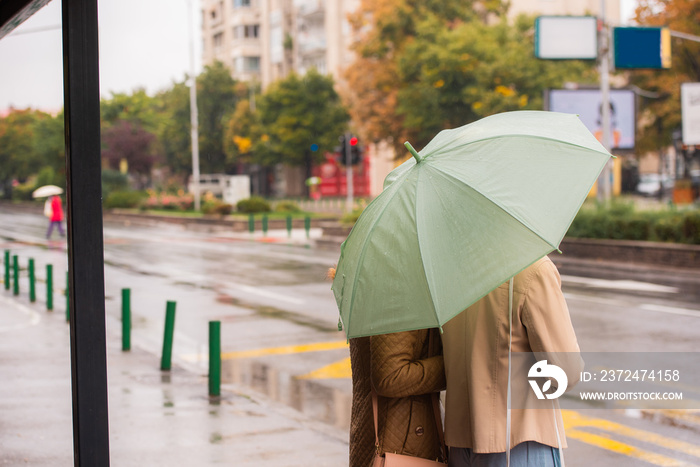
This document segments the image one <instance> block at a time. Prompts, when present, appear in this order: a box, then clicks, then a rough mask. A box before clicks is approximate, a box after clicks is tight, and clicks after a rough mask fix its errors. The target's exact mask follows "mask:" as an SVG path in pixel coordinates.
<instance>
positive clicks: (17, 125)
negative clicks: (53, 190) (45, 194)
mask: <svg viewBox="0 0 700 467" xmlns="http://www.w3.org/2000/svg"><path fill="white" fill-rule="evenodd" d="M44 117H46V114H44V113H42V112H38V111H35V110H31V109H27V110H16V109H11V110H10V113H9V114H8V115H6V116H5V117H4V118H0V183H1V184H2V187H3V193H4V197H5V198H6V199H9V198H11V197H12V182H13V180H18V181H24V180H26V178H27V177H29V176H30V175H33V174H34V173H36V172H37V171H38V170H39V168H40V166H41V161H40V159H39V157H38V155H37V151H36V149H35V147H34V144H33V142H34V128H35V125H36V123H37V121H38V120H40V119H42V118H44Z"/></svg>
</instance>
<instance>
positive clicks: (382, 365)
mask: <svg viewBox="0 0 700 467" xmlns="http://www.w3.org/2000/svg"><path fill="white" fill-rule="evenodd" d="M437 332H438V331H437V330H436V329H433V330H430V331H428V330H419V331H407V332H400V333H394V334H386V335H381V336H374V337H371V338H368V337H363V338H357V339H351V340H350V361H351V366H352V380H353V381H352V382H353V404H352V421H351V426H350V467H368V466H370V465H371V463H372V459H373V457H374V453H375V451H376V448H375V438H374V421H373V416H372V396H371V386H370V385H371V384H374V387H375V390H376V392H377V394H378V396H379V398H378V401H379V404H378V405H379V448H380V452H396V453H399V454H405V455H412V456H418V457H424V458H427V459H436V458H439V457H442V456H441V454H440V441H439V438H438V434H437V428H436V426H435V416H434V414H433V405H432V399H431V394H433V393H435V392H437V391H440V390H442V389H444V388H445V373H444V366H443V359H442V352H441V348H440V337H439V334H437ZM429 333H434V334H433V339H432V345H433V349H429V348H428V347H429V339H428V335H429ZM431 355H432V356H431Z"/></svg>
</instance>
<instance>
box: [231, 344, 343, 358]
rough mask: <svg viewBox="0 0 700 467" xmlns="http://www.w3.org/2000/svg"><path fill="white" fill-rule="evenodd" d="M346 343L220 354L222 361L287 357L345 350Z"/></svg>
mask: <svg viewBox="0 0 700 467" xmlns="http://www.w3.org/2000/svg"><path fill="white" fill-rule="evenodd" d="M348 347H349V346H348V343H347V342H346V341H333V342H317V343H315V344H302V345H286V346H282V347H270V348H267V349H254V350H242V351H239V352H225V353H223V354H221V359H222V360H231V359H236V358H251V357H264V356H266V355H288V354H295V353H306V352H323V351H326V350H337V349H347V348H348Z"/></svg>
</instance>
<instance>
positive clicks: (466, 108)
mask: <svg viewBox="0 0 700 467" xmlns="http://www.w3.org/2000/svg"><path fill="white" fill-rule="evenodd" d="M533 26H534V18H533V17H527V16H524V15H521V16H519V17H518V18H516V20H515V22H514V24H513V25H511V24H509V23H508V21H507V20H506V18H505V17H503V18H502V19H501V21H500V22H498V23H497V24H494V25H487V24H484V23H482V22H481V21H468V22H462V23H459V24H456V25H455V26H454V27H448V28H445V27H440V22H439V19H437V18H434V17H433V18H428V19H426V20H424V21H422V22H420V23H419V24H418V26H417V34H416V37H415V39H414V40H413V41H412V42H411V43H410V44H409V45H407V46H406V48H405V50H404V52H403V53H402V55H401V57H400V62H399V77H400V79H401V81H402V87H401V89H400V91H399V92H398V99H397V101H398V102H397V108H396V112H397V113H398V114H399V115H401V116H402V117H403V121H404V123H403V125H404V132H405V134H407V135H408V137H409V138H410V139H411V140H412V141H413V143H414V145H415V146H416V147H422V146H424V145H425V144H427V143H428V141H430V139H432V137H433V136H435V134H436V133H438V132H439V131H440V130H442V129H445V128H455V127H458V126H462V125H465V124H467V123H470V122H473V121H475V120H478V119H479V118H483V117H485V116H488V115H492V114H495V113H500V112H506V111H512V110H539V109H542V108H543V101H542V99H543V97H542V96H543V94H544V91H545V90H546V89H547V88H557V87H561V86H562V85H563V84H564V82H566V81H578V82H581V81H586V80H588V81H589V82H594V81H595V69H594V68H593V65H592V64H586V63H584V62H581V61H565V62H564V61H554V60H539V59H537V58H535V57H534V53H533V51H534V45H533V38H532V34H531V31H532V28H533Z"/></svg>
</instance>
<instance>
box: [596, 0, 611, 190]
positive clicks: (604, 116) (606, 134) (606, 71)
mask: <svg viewBox="0 0 700 467" xmlns="http://www.w3.org/2000/svg"><path fill="white" fill-rule="evenodd" d="M599 37H600V41H599V42H600V46H599V51H598V56H599V57H600V93H601V102H600V107H601V109H600V117H601V119H600V120H601V122H600V123H601V127H602V130H603V131H602V133H603V134H602V141H601V144H602V145H603V146H604V147H605V149H606V150H607V151H610V150H611V149H612V148H611V144H610V140H611V138H610V136H611V134H610V47H609V44H610V34H609V30H608V26H607V24H605V0H601V1H600V34H599ZM610 173H611V170H610V161H608V162H607V163H606V164H605V166H604V167H603V170H602V172H601V173H600V176H598V190H597V198H598V201H600V202H607V201H608V200H610V194H611V186H610V185H611V183H610Z"/></svg>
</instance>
